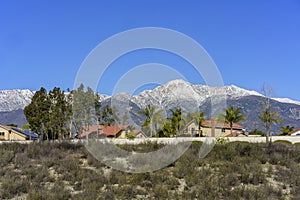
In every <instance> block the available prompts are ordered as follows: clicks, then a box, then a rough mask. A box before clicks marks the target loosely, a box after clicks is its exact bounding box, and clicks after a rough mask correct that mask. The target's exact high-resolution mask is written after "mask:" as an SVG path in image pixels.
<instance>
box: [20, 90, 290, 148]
mask: <svg viewBox="0 0 300 200" xmlns="http://www.w3.org/2000/svg"><path fill="white" fill-rule="evenodd" d="M264 103H265V107H264V109H263V111H262V113H261V114H260V115H259V116H258V118H259V119H260V120H261V121H262V122H263V124H264V127H265V129H266V133H265V136H266V140H267V142H269V137H270V130H271V126H272V124H274V123H279V122H282V119H281V118H280V116H279V115H278V113H277V112H274V111H273V109H272V106H271V103H270V98H268V96H267V95H265V100H264ZM24 114H25V117H26V119H27V121H28V124H29V127H28V128H30V129H31V130H32V131H33V132H36V133H38V134H39V135H40V136H41V137H42V138H43V139H46V140H52V139H66V138H71V137H72V136H73V134H74V133H80V132H81V131H82V127H89V126H91V125H95V124H98V125H107V126H109V125H113V124H116V123H122V122H123V124H124V122H125V123H127V122H128V118H129V117H128V113H127V112H126V113H125V114H124V116H123V119H122V122H120V119H119V114H118V111H117V109H116V108H114V107H111V106H109V105H104V106H103V105H102V104H101V102H100V96H99V94H98V93H95V92H94V91H93V90H92V89H91V88H89V87H88V88H87V89H85V87H84V86H83V85H82V84H81V85H80V86H79V87H78V88H77V89H76V90H72V91H69V92H64V91H63V90H61V89H60V88H58V87H55V88H54V89H52V90H50V91H49V92H47V90H46V89H45V88H43V87H42V88H41V89H40V90H39V91H37V92H36V93H35V94H34V96H33V98H32V100H31V103H30V104H29V105H28V106H26V107H25V109H24ZM138 114H139V115H140V116H143V117H144V119H145V121H144V122H143V123H142V130H143V132H145V133H146V134H147V135H148V136H149V137H176V136H178V135H179V132H180V130H181V128H182V127H184V126H185V125H186V124H187V123H188V122H190V121H191V120H193V119H194V120H196V123H197V125H198V130H201V126H202V123H203V122H204V121H205V115H206V113H205V112H189V113H186V114H184V113H183V112H182V110H181V109H180V108H174V109H171V110H169V114H168V115H167V117H165V116H164V115H166V114H164V113H163V110H161V109H159V108H158V107H157V106H154V105H147V106H146V107H145V108H144V109H141V110H140V111H139V112H138ZM216 119H217V120H218V121H221V122H226V123H228V124H229V125H230V128H231V133H232V129H233V124H234V123H238V122H240V121H245V120H246V119H245V117H244V116H243V115H242V110H241V108H234V107H229V108H228V109H224V114H221V115H219V116H217V117H216ZM293 128H294V127H291V126H286V127H281V130H282V132H283V134H287V133H288V132H290V131H292V130H293ZM250 134H262V131H259V130H254V131H253V132H252V133H250ZM199 136H203V135H202V134H201V131H199Z"/></svg>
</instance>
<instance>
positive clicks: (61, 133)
mask: <svg viewBox="0 0 300 200" xmlns="http://www.w3.org/2000/svg"><path fill="white" fill-rule="evenodd" d="M48 96H49V100H50V102H51V106H50V110H49V128H50V130H48V132H49V135H48V138H50V139H64V138H65V136H66V134H67V131H68V120H69V104H68V102H67V98H66V97H65V94H64V92H63V91H62V90H60V88H57V87H55V88H54V89H53V90H51V91H50V92H49V94H48Z"/></svg>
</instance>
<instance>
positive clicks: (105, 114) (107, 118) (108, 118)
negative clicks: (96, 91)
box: [100, 105, 116, 126]
mask: <svg viewBox="0 0 300 200" xmlns="http://www.w3.org/2000/svg"><path fill="white" fill-rule="evenodd" d="M114 115H115V112H114V110H113V108H111V107H110V106H109V105H106V106H104V107H103V109H102V112H101V121H100V124H102V125H105V126H110V125H113V124H114V123H115V122H116V118H115V116H114Z"/></svg>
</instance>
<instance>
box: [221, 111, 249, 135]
mask: <svg viewBox="0 0 300 200" xmlns="http://www.w3.org/2000/svg"><path fill="white" fill-rule="evenodd" d="M225 113H226V114H225V115H224V114H223V115H221V118H223V119H224V121H225V123H228V124H229V126H230V134H232V129H233V123H238V122H240V121H245V117H244V116H243V115H242V113H241V108H237V109H234V108H233V106H231V107H230V108H228V109H225Z"/></svg>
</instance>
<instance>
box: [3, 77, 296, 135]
mask: <svg viewBox="0 0 300 200" xmlns="http://www.w3.org/2000/svg"><path fill="white" fill-rule="evenodd" d="M33 95H34V92H33V91H30V90H20V89H19V90H2V91H0V124H1V123H2V124H4V123H9V122H10V123H16V124H18V125H22V123H23V124H24V119H25V118H24V114H23V113H22V112H21V111H20V110H22V109H24V107H25V106H26V105H28V104H29V103H30V101H31V98H32V96H33ZM224 98H226V101H227V107H228V106H234V107H241V108H242V111H243V114H244V115H245V116H246V117H247V121H246V122H243V123H242V125H244V126H245V127H247V128H248V130H252V129H254V128H259V129H261V128H262V126H263V125H262V124H261V123H260V122H259V119H258V117H257V116H258V115H259V113H261V111H262V109H263V107H262V106H263V105H262V102H263V101H264V96H263V95H262V94H260V93H259V92H257V91H254V90H246V89H243V88H240V87H238V86H236V85H227V86H217V87H213V86H207V85H200V84H192V83H189V82H187V81H184V80H180V79H179V80H173V81H170V82H168V83H166V84H164V85H161V86H158V87H156V88H154V89H153V90H144V91H142V92H140V93H139V94H137V95H133V96H131V95H130V94H127V93H119V94H116V95H114V96H109V95H104V94H100V101H101V102H102V103H103V104H104V105H107V104H110V105H113V106H115V107H116V108H117V109H118V111H119V115H120V117H122V116H123V115H124V113H125V112H129V113H130V115H131V116H132V118H133V121H134V122H135V123H137V124H140V123H141V122H142V121H143V119H142V118H141V117H140V116H139V115H138V114H137V112H138V110H140V109H143V108H144V107H146V105H148V104H151V105H156V106H158V107H159V108H161V109H163V110H164V111H165V113H168V112H169V110H170V109H172V108H174V107H180V108H182V110H183V112H191V111H206V113H207V116H206V117H207V118H210V117H212V115H211V112H212V110H211V109H212V108H211V100H212V99H214V100H217V101H218V100H222V99H224ZM271 102H272V105H273V107H274V111H276V112H278V113H280V115H281V116H282V117H283V118H284V121H285V124H286V125H292V126H295V127H298V126H300V123H299V122H300V102H298V101H294V100H291V99H288V98H271ZM220 106H222V108H223V107H224V106H226V105H220ZM16 110H18V111H17V112H16ZM21 115H22V116H21ZM9 120H10V121H9ZM274 127H275V128H274V130H276V131H278V130H280V124H276V125H275V126H274Z"/></svg>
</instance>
